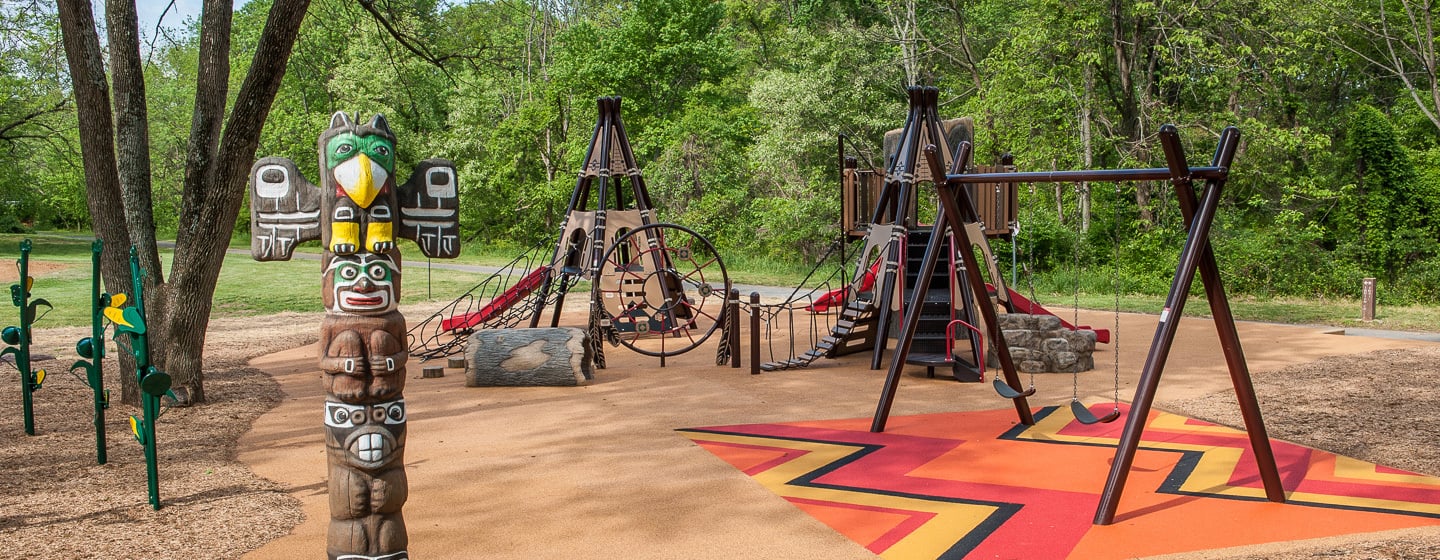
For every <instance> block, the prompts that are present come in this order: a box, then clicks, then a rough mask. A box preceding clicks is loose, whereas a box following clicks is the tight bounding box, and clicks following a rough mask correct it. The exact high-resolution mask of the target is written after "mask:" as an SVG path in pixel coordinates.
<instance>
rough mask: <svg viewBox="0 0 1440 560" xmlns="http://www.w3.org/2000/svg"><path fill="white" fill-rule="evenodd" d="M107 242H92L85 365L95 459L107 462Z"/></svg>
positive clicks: (101, 462)
mask: <svg viewBox="0 0 1440 560" xmlns="http://www.w3.org/2000/svg"><path fill="white" fill-rule="evenodd" d="M104 250H105V243H104V242H102V241H100V240H99V239H96V240H95V241H94V242H93V243H91V244H90V347H91V351H92V355H91V358H90V365H89V366H88V367H86V368H85V377H86V380H87V381H89V383H90V390H91V391H92V392H93V393H94V397H95V398H94V404H95V461H96V462H97V463H99V464H101V465H103V464H105V461H106V457H105V408H106V407H107V406H109V404H110V403H109V399H106V398H105V375H104V369H105V366H104V363H105V313H104V309H105V305H104V302H103V301H102V297H103V294H102V293H101V292H100V253H102V252H103V251H104Z"/></svg>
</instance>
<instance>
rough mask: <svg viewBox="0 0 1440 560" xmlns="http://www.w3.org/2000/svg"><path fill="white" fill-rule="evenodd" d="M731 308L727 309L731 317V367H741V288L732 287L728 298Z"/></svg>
mask: <svg viewBox="0 0 1440 560" xmlns="http://www.w3.org/2000/svg"><path fill="white" fill-rule="evenodd" d="M726 305H728V306H729V309H726V310H725V313H726V315H727V316H728V317H729V319H728V320H729V321H730V324H729V325H726V326H727V327H729V328H730V341H729V345H730V367H731V368H732V369H734V368H739V367H740V290H737V289H735V288H730V299H728V300H726Z"/></svg>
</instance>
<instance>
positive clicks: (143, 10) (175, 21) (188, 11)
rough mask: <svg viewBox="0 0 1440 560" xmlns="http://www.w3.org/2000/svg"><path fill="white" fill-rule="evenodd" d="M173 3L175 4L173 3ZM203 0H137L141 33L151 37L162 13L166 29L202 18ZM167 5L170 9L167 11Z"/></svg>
mask: <svg viewBox="0 0 1440 560" xmlns="http://www.w3.org/2000/svg"><path fill="white" fill-rule="evenodd" d="M249 1H250V0H234V3H235V7H236V8H239V7H240V6H244V5H245V4H246V3H247V2H249ZM172 4H173V5H172ZM200 4H201V0H136V2H135V12H136V14H137V15H138V16H139V18H140V34H141V35H142V36H144V37H149V36H151V35H153V34H154V33H155V23H156V22H157V21H159V20H160V14H161V13H164V14H165V20H164V22H163V24H162V25H164V26H165V28H166V29H169V30H172V31H177V30H181V29H184V28H185V20H187V19H190V18H195V19H197V20H198V19H200ZM166 6H169V7H170V11H168V12H166V11H165V8H166ZM96 13H97V14H99V13H101V7H100V6H97V7H96Z"/></svg>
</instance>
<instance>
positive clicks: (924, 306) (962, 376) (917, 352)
mask: <svg viewBox="0 0 1440 560" xmlns="http://www.w3.org/2000/svg"><path fill="white" fill-rule="evenodd" d="M930 236H931V231H930V230H929V229H925V228H916V229H915V230H912V231H911V232H910V233H909V234H908V235H906V238H905V239H906V240H905V292H904V300H903V301H904V302H905V303H906V305H908V304H909V302H910V301H911V296H912V295H913V294H914V293H915V286H916V285H917V284H918V282H919V279H918V276H919V275H920V267H921V264H922V261H923V260H924V258H925V247H926V246H927V245H928V244H929V243H930ZM940 251H941V254H942V255H950V254H952V253H953V251H952V250H951V248H950V239H948V238H947V239H944V240H942V241H941V242H940ZM950 261H951V259H948V258H945V259H941V260H940V262H939V263H938V266H936V267H935V272H934V274H932V275H931V276H930V278H929V279H928V282H929V289H928V290H926V293H925V301H924V302H921V304H920V305H921V307H920V323H919V324H918V325H917V326H916V328H915V338H914V341H913V342H912V343H911V346H910V354H909V355H908V357H907V358H906V360H905V362H906V363H908V364H912V365H920V366H925V369H926V372H927V373H928V374H929V375H930V377H934V376H935V368H936V367H951V368H953V369H954V373H955V376H956V379H959V380H961V381H980V369H979V367H978V366H976V365H975V364H973V363H970V362H967V361H966V360H965V359H964V356H971V357H972V359H973V354H974V352H973V351H971V350H969V349H968V347H969V340H970V338H969V337H968V336H965V337H958V338H957V339H956V345H957V346H958V347H957V348H955V349H954V352H953V355H954V359H950V358H947V357H946V350H947V348H946V346H947V342H948V341H947V338H948V337H949V333H947V332H946V330H947V327H948V326H949V324H950V321H951V320H952V313H951V307H952V306H951V302H950V274H951V270H950V266H949V265H950ZM899 316H900V314H897V315H896V317H897V319H898V318H899ZM960 318H963V317H960ZM971 322H972V323H973V321H971ZM896 331H898V329H896Z"/></svg>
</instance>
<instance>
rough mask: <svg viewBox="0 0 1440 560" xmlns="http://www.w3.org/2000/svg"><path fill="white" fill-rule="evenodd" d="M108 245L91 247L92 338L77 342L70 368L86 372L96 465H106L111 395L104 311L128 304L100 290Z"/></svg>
mask: <svg viewBox="0 0 1440 560" xmlns="http://www.w3.org/2000/svg"><path fill="white" fill-rule="evenodd" d="M104 250H105V244H104V243H103V242H101V241H100V240H99V239H96V240H95V241H94V242H92V243H91V244H90V336H87V337H85V338H82V339H80V340H79V341H77V342H76V343H75V353H76V354H79V355H80V359H79V360H75V363H74V364H72V365H71V366H70V373H71V374H74V373H75V370H77V369H83V370H85V384H86V385H89V386H90V391H91V394H92V395H93V399H92V402H93V403H94V407H95V410H94V412H93V414H94V422H95V462H97V463H99V464H101V465H103V464H105V460H106V457H105V454H106V451H105V409H107V408H110V392H109V391H107V390H106V389H105V364H104V362H105V311H104V310H105V309H106V308H108V307H110V304H111V303H112V301H113V302H115V303H116V304H117V305H123V304H124V303H125V295H124V294H117V295H115V296H113V297H112V296H111V295H110V294H107V293H105V292H102V291H100V255H101V253H102V252H104Z"/></svg>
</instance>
